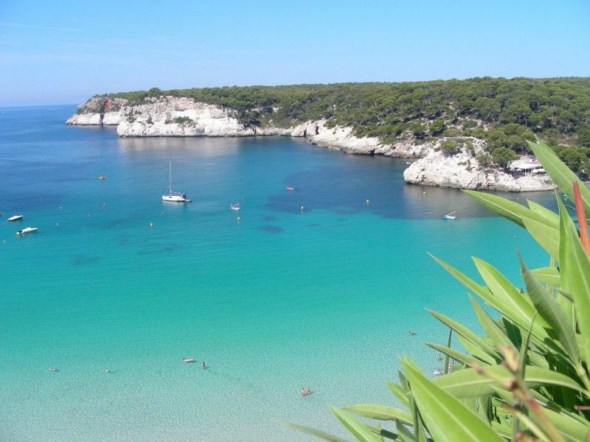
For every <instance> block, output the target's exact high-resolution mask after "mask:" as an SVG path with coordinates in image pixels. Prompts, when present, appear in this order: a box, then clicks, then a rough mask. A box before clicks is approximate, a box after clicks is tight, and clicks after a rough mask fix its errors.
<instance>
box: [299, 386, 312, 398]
mask: <svg viewBox="0 0 590 442" xmlns="http://www.w3.org/2000/svg"><path fill="white" fill-rule="evenodd" d="M299 394H301V396H309V395H310V394H311V389H310V388H309V387H304V388H302V389H301V391H300V392H299Z"/></svg>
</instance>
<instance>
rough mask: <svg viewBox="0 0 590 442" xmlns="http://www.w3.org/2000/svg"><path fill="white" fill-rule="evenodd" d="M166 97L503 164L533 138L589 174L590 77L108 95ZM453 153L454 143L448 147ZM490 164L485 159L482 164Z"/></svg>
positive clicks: (244, 116) (256, 120)
mask: <svg viewBox="0 0 590 442" xmlns="http://www.w3.org/2000/svg"><path fill="white" fill-rule="evenodd" d="M161 95H170V96H184V97H192V98H194V99H196V100H198V101H202V102H205V103H209V104H218V105H221V106H224V107H228V108H232V109H235V110H236V111H237V113H238V116H239V119H240V121H241V122H242V123H244V124H246V125H248V126H262V125H266V124H268V123H270V122H272V124H274V125H276V126H280V127H287V126H292V125H295V124H297V123H301V122H304V121H309V120H319V119H326V120H328V125H341V126H350V127H353V128H354V130H355V133H356V134H357V136H361V137H362V136H376V137H379V138H380V139H381V140H382V141H383V142H384V143H391V142H393V141H394V140H396V139H399V138H408V137H413V138H414V139H417V140H420V139H426V138H430V137H443V136H444V137H461V136H473V137H476V138H481V139H485V140H486V141H487V145H488V153H489V157H488V160H489V161H491V162H494V163H497V164H500V165H502V164H506V162H507V161H509V160H510V159H511V158H513V157H514V156H515V155H516V154H521V153H524V152H526V151H527V149H528V147H527V143H526V140H534V139H535V138H536V137H538V138H540V139H543V140H545V141H546V142H548V143H549V144H550V145H552V146H554V148H555V149H556V151H557V152H558V154H559V155H560V157H561V158H562V159H563V160H564V161H565V162H566V163H567V164H568V166H569V167H570V168H572V169H573V170H575V171H578V172H582V174H585V172H586V171H588V172H590V163H589V161H588V156H589V152H590V78H555V79H529V78H515V79H504V78H490V77H484V78H473V79H468V80H448V81H429V82H412V83H342V84H328V85H294V86H250V87H222V88H200V89H182V90H177V89H173V90H168V91H162V90H160V89H158V88H152V89H150V90H149V91H136V92H127V93H117V94H109V95H108V96H109V97H111V98H116V97H118V98H125V99H127V100H129V101H130V102H131V103H132V104H133V103H138V104H139V103H142V102H143V101H144V100H146V99H148V98H152V97H159V96H161ZM444 147H445V148H446V149H448V150H449V152H451V153H452V151H453V149H454V148H455V145H454V144H453V142H452V141H449V142H447V143H446V144H445V146H444ZM480 160H482V161H484V162H485V161H486V158H480Z"/></svg>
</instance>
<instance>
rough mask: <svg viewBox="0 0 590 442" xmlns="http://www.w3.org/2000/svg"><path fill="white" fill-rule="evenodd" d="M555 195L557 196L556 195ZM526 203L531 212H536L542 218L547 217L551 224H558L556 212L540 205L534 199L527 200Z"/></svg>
mask: <svg viewBox="0 0 590 442" xmlns="http://www.w3.org/2000/svg"><path fill="white" fill-rule="evenodd" d="M555 197H556V198H557V195H556V196H555ZM527 203H528V205H529V208H530V209H531V210H532V211H533V212H535V213H538V214H539V215H541V216H542V217H543V218H547V219H548V220H549V221H550V222H551V223H552V224H555V225H556V226H558V225H559V214H558V213H555V212H554V211H552V210H549V209H548V208H546V207H545V206H542V205H540V204H538V203H536V202H534V201H530V200H527Z"/></svg>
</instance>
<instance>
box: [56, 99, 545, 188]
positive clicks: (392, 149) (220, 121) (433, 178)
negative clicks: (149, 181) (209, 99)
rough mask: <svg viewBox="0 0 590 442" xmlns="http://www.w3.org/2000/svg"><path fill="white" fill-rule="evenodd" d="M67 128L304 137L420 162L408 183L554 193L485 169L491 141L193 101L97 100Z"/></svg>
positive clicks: (538, 182)
mask: <svg viewBox="0 0 590 442" xmlns="http://www.w3.org/2000/svg"><path fill="white" fill-rule="evenodd" d="M66 123H67V124H75V125H101V124H102V125H116V126H117V134H118V135H119V136H120V137H195V136H206V137H245V136H289V137H304V138H306V139H307V140H308V141H309V142H310V143H312V144H314V145H317V146H321V147H325V148H328V149H336V150H341V151H344V152H347V153H351V154H358V155H383V156H388V157H396V158H420V159H418V160H417V161H415V162H413V163H412V164H411V165H410V166H409V167H408V168H407V169H406V170H405V172H404V180H405V181H406V182H408V183H414V184H422V185H427V186H440V187H455V188H461V189H488V190H501V191H511V192H524V191H537V190H549V189H553V188H554V185H553V183H552V182H551V180H550V179H549V178H548V177H547V175H545V174H527V173H519V174H516V173H507V172H504V171H502V170H498V169H497V168H487V167H482V166H481V165H480V164H479V162H478V160H477V159H476V156H477V154H478V153H480V152H483V151H484V148H485V141H483V140H480V139H476V138H469V137H463V138H462V137H456V138H453V140H456V141H458V142H459V144H464V145H466V146H470V147H469V148H467V147H463V148H462V149H460V151H459V152H458V153H456V154H453V155H449V154H448V153H447V154H445V153H444V152H443V149H442V148H441V145H442V143H443V142H445V141H446V140H448V138H442V139H434V140H430V141H422V140H419V139H416V138H415V137H414V136H413V135H412V134H411V133H409V132H407V133H404V134H403V136H402V137H400V138H398V139H397V140H396V141H395V142H394V143H392V144H384V143H382V142H381V140H379V139H378V138H376V137H357V136H356V135H355V134H354V129H353V128H351V127H343V126H332V127H330V125H329V122H328V121H327V120H318V121H307V122H305V123H302V124H299V125H296V126H294V127H289V128H280V127H276V126H274V125H273V124H272V122H271V124H267V125H265V126H263V127H246V126H244V125H243V124H242V123H240V121H239V119H238V117H237V112H236V111H235V110H232V109H228V108H224V107H222V106H217V105H210V104H206V103H202V102H197V101H195V100H194V99H192V98H188V97H159V98H154V97H152V98H146V99H145V100H144V102H143V103H142V104H129V102H128V101H127V100H125V99H119V98H115V99H112V100H111V99H107V98H105V97H94V98H91V99H90V100H88V101H87V102H86V103H84V104H83V105H82V106H80V108H79V109H78V111H77V112H76V114H75V115H73V116H72V117H70V118H69V119H68V120H67V122H66Z"/></svg>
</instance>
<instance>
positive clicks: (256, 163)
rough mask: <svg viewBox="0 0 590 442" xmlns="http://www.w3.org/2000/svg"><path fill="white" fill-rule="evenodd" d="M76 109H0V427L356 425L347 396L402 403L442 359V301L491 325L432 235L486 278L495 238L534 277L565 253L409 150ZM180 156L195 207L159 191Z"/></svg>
mask: <svg viewBox="0 0 590 442" xmlns="http://www.w3.org/2000/svg"><path fill="white" fill-rule="evenodd" d="M74 112H75V106H55V107H28V108H24V107H23V108H4V109H0V212H2V216H1V217H0V440H2V441H13V442H20V441H43V442H49V441H56V442H58V441H59V442H65V441H78V442H79V441H303V440H310V439H312V440H315V439H313V438H312V437H311V436H307V435H304V434H302V433H298V432H297V431H295V430H292V429H290V428H287V427H285V426H284V425H282V424H281V423H282V422H293V423H298V424H303V425H308V426H311V427H315V428H318V429H321V430H324V431H327V432H331V433H333V434H336V435H339V436H341V437H345V438H348V439H351V437H349V436H348V433H347V432H346V431H345V430H344V429H342V427H341V426H340V425H339V424H338V423H337V420H336V418H335V417H333V415H332V414H331V412H330V410H329V408H328V407H329V405H336V406H344V405H347V404H352V403H381V404H396V402H395V400H394V398H393V396H392V395H391V394H390V393H389V391H388V389H387V386H386V384H387V382H388V381H397V371H398V369H399V367H400V358H402V357H403V356H410V357H411V358H413V359H414V360H416V361H418V363H419V364H420V365H421V367H422V368H423V369H424V371H425V372H427V373H431V372H432V371H433V370H435V369H437V368H439V364H440V362H438V361H437V354H436V353H435V352H433V351H432V350H429V349H428V348H427V347H426V346H425V345H424V342H436V343H444V342H446V338H447V331H446V330H445V328H444V327H443V326H442V325H440V324H439V323H437V321H436V320H435V319H434V318H432V317H431V316H430V315H429V314H428V313H427V312H426V311H425V308H429V309H433V310H436V311H440V312H442V313H444V314H447V315H449V316H451V317H453V318H455V319H457V320H459V321H461V322H463V323H465V324H467V325H470V326H472V325H474V324H475V320H474V319H473V316H474V315H473V314H472V312H471V309H470V306H469V301H468V296H467V291H466V289H464V288H463V287H462V286H461V285H460V284H459V283H457V282H455V281H454V280H453V279H452V278H451V276H449V275H448V274H447V273H446V272H445V271H444V270H442V269H441V268H440V267H439V266H438V265H437V264H436V263H435V262H434V261H433V259H432V258H431V257H430V256H429V255H428V253H432V254H434V255H436V256H438V257H440V258H442V259H444V260H446V261H447V262H449V263H451V264H452V265H454V266H456V267H458V268H459V269H461V270H463V271H464V272H466V273H468V274H469V275H471V276H475V274H474V269H473V266H472V263H471V256H478V257H480V258H482V259H484V260H486V261H489V262H491V263H492V264H494V265H495V266H496V267H498V268H499V269H500V270H501V271H503V272H504V273H505V274H507V275H508V276H509V277H510V278H511V279H512V280H513V281H514V282H515V284H520V281H521V280H520V277H519V276H518V257H517V254H518V253H521V254H522V255H523V258H524V259H525V261H526V262H527V264H528V265H529V266H541V265H544V264H546V263H547V257H546V256H545V254H544V253H542V252H541V251H540V249H539V248H538V247H537V246H536V245H535V244H534V243H533V242H532V241H531V240H530V239H529V237H528V236H527V235H526V234H525V233H524V231H523V230H521V229H519V228H518V227H517V226H515V225H513V224H511V223H510V222H508V221H506V220H504V219H501V218H499V217H497V216H494V215H492V214H491V213H490V212H488V211H487V210H486V209H485V208H482V207H480V206H479V205H478V204H477V203H475V202H474V201H472V200H471V199H470V198H469V197H468V196H466V195H465V194H463V193H462V192H460V191H457V190H453V189H439V188H427V187H420V186H415V185H406V184H404V182H403V179H402V173H403V170H404V168H405V167H407V164H406V160H398V159H391V158H383V157H370V156H354V155H347V154H344V153H342V152H339V151H331V150H326V149H322V148H318V147H316V146H312V145H310V144H307V143H306V142H305V141H303V140H298V139H291V138H279V137H276V138H275V137H270V138H147V139H121V138H118V137H117V135H116V132H115V129H113V128H92V127H70V126H66V125H65V124H64V121H65V120H66V119H67V117H68V116H70V115H71V114H73V113H74ZM170 162H171V164H172V186H173V188H174V190H178V191H182V192H186V193H187V194H188V196H189V197H190V198H192V200H193V202H192V203H190V204H186V205H184V204H174V203H165V202H162V201H161V195H162V194H163V193H166V192H167V191H168V185H169V182H168V167H169V163H170ZM99 175H105V176H106V179H104V180H99V179H98V176H99ZM289 186H292V187H294V188H295V190H294V191H287V190H286V188H287V187H289ZM507 196H508V197H510V198H512V199H517V198H518V199H519V200H521V201H523V202H524V200H525V198H529V199H534V200H535V201H537V202H540V203H542V204H547V205H550V206H554V203H553V201H554V196H553V194H552V193H531V194H521V195H516V194H514V195H507ZM237 202H239V203H240V207H241V210H240V211H232V210H230V204H232V203H237ZM451 210H455V211H456V212H457V219H456V220H454V221H445V220H443V219H442V218H441V217H442V216H443V215H444V214H445V213H447V212H449V211H451ZM15 214H22V215H24V220H23V221H20V222H15V223H9V222H6V219H7V218H8V217H9V216H11V215H15ZM26 226H33V227H37V228H38V231H37V232H36V233H31V234H27V235H23V236H22V237H21V236H17V235H16V234H15V232H16V230H18V229H20V228H22V227H26ZM410 330H412V331H414V332H415V333H416V334H415V335H410V334H409V331H410ZM185 357H191V358H195V359H196V360H197V361H198V362H197V363H194V364H188V363H183V362H182V359H183V358H185ZM201 361H206V364H207V367H208V368H206V369H203V368H202V367H201V365H200V362H201ZM51 368H56V369H57V371H52V370H50V369H51ZM302 387H309V388H311V389H312V391H313V394H311V395H309V396H306V397H302V396H300V394H299V391H300V389H301V388H302Z"/></svg>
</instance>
